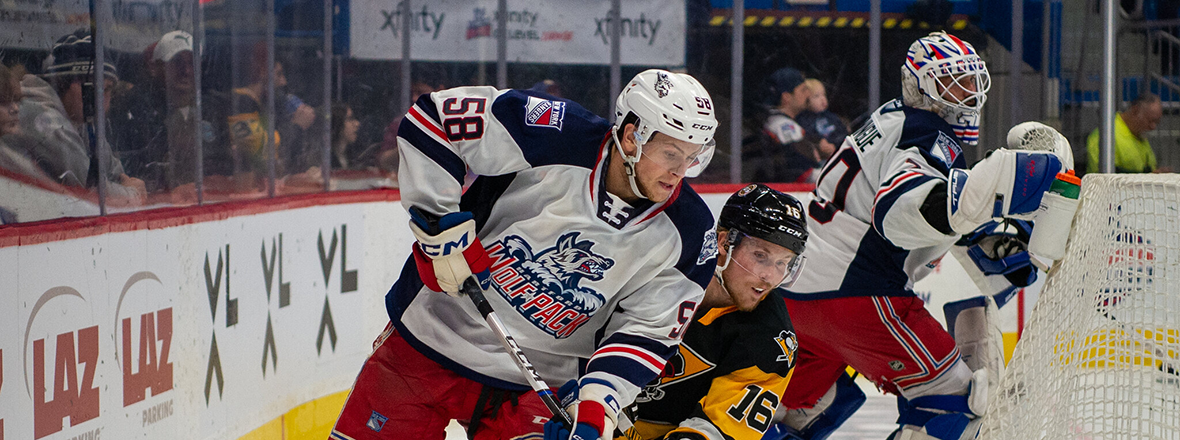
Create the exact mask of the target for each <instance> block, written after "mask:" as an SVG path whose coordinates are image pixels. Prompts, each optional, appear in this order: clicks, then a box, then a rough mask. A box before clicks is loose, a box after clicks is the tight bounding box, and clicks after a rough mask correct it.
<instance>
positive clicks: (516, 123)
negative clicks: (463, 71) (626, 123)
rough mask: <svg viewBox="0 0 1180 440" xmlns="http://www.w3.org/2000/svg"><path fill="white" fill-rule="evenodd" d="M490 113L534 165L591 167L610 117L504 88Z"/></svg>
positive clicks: (544, 96)
mask: <svg viewBox="0 0 1180 440" xmlns="http://www.w3.org/2000/svg"><path fill="white" fill-rule="evenodd" d="M491 113H492V117H494V118H495V120H496V122H499V124H500V125H502V126H503V127H504V130H505V131H507V132H508V135H509V136H511V137H512V140H513V141H515V142H516V144H517V145H518V146H519V147H520V150H521V152H522V153H523V154H524V158H525V160H527V161H528V163H529V165H531V166H534V167H538V166H544V165H575V166H579V167H585V168H593V167H594V165H595V164H596V163H598V158H599V156H598V154H599V152H600V151H601V150H602V145H603V142H604V141H605V140H606V139H607V138H608V137H609V136H608V134H609V133H610V128H611V123H610V121H607V120H606V119H603V118H601V117H599V116H597V115H595V114H593V113H591V112H590V111H589V110H586V109H585V108H584V107H582V106H580V105H578V104H577V103H576V102H573V101H568V100H564V99H557V98H554V97H552V96H549V95H543V94H537V93H535V92H531V91H527V90H506V91H504V92H503V93H501V94H500V95H498V96H497V97H496V98H495V102H493V103H492V109H491Z"/></svg>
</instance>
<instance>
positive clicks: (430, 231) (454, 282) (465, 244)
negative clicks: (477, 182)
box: [410, 207, 491, 297]
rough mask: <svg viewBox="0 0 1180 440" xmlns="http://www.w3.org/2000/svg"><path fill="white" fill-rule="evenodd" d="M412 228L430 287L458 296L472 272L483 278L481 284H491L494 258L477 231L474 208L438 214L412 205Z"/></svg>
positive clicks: (421, 272)
mask: <svg viewBox="0 0 1180 440" xmlns="http://www.w3.org/2000/svg"><path fill="white" fill-rule="evenodd" d="M410 230H411V231H413V232H414V237H416V238H417V239H418V242H417V243H414V263H415V264H416V265H417V266H418V276H419V277H420V278H422V283H423V284H425V285H426V287H427V288H429V289H430V290H433V291H435V292H446V293H447V294H448V295H451V296H456V297H457V296H459V288H460V286H462V285H463V281H464V280H466V279H467V278H468V277H470V276H471V275H472V274H474V275H475V276H476V278H477V279H479V284H480V287H483V288H484V289H487V288H488V273H489V272H488V268H489V266H490V265H491V258H490V257H488V252H487V251H486V250H484V248H483V245H482V244H480V242H479V237H477V236H476V235H475V220H474V217H473V216H472V214H471V213H470V212H452V213H450V214H447V215H444V216H442V217H438V216H435V215H433V214H430V213H428V212H426V211H423V210H421V209H418V208H417V207H411V208H410Z"/></svg>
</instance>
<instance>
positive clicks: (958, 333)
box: [942, 296, 1004, 379]
mask: <svg viewBox="0 0 1180 440" xmlns="http://www.w3.org/2000/svg"><path fill="white" fill-rule="evenodd" d="M942 311H943V314H944V315H945V316H946V328H947V332H949V333H950V334H951V336H952V337H954V338H955V345H956V346H958V348H959V353H960V354H961V355H962V358H963V362H964V363H965V364H967V368H970V369H971V371H979V370H980V369H986V370H988V371H989V372H990V373H991V375H992V377H993V378H995V379H998V378H999V377H1000V373H1002V372H1003V370H1004V337H1003V334H1002V333H1001V332H1000V325H999V319H1000V318H999V313H1000V312H999V309H998V308H997V307H996V302H995V300H994V299H993V298H992V297H991V296H977V297H974V298H967V299H964V300H960V301H954V302H950V303H947V304H946V305H944V306H942Z"/></svg>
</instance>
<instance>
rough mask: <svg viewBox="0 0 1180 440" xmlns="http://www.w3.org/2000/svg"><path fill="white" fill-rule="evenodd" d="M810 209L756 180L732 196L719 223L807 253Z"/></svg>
mask: <svg viewBox="0 0 1180 440" xmlns="http://www.w3.org/2000/svg"><path fill="white" fill-rule="evenodd" d="M804 215H806V211H804V210H803V204H802V203H800V202H799V200H798V199H796V198H794V197H792V196H790V195H788V194H784V193H781V192H779V191H775V190H773V189H771V188H770V187H768V186H766V185H763V184H761V183H753V184H750V185H749V186H747V187H745V188H742V189H741V190H739V191H738V192H736V193H734V194H733V195H732V196H729V200H726V201H725V206H724V207H723V208H721V218H720V219H719V220H718V222H717V225H718V226H720V227H722V228H725V229H728V230H736V231H738V232H741V233H742V234H745V235H749V236H751V237H755V238H760V239H763V240H766V241H769V242H771V243H774V244H777V245H779V246H782V247H785V248H787V249H790V250H791V251H792V252H794V253H795V254H796V255H801V254H803V246H804V244H805V243H806V242H807V220H806V219H804V218H803V216H804Z"/></svg>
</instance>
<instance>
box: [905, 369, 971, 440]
mask: <svg viewBox="0 0 1180 440" xmlns="http://www.w3.org/2000/svg"><path fill="white" fill-rule="evenodd" d="M987 376H988V374H987V370H980V371H977V372H975V374H974V375H973V376H972V378H971V385H970V386H969V387H968V388H967V394H966V395H962V396H958V395H930V396H922V397H915V398H913V399H910V400H907V399H905V398H904V397H898V398H897V412H898V417H897V423H898V424H900V425H901V427H900V428H898V429H897V431H895V432H894V433H893V435H892V436H890V439H891V440H934V439H937V440H967V439H974V438H976V436H978V435H979V427H980V425H982V423H983V418H982V416H983V414H984V413H985V412H986V410H987V393H988V385H987V380H988V379H987Z"/></svg>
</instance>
